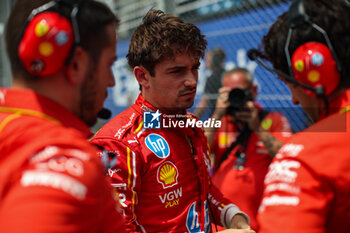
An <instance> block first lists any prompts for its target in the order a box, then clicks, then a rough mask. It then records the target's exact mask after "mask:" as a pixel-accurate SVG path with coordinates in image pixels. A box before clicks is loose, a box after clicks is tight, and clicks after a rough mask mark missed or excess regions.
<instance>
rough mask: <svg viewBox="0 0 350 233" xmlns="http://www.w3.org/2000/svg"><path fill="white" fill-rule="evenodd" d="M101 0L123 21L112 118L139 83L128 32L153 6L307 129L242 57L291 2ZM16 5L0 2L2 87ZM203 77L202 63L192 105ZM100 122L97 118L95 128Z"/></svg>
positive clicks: (285, 96) (271, 80) (275, 86)
mask: <svg viewBox="0 0 350 233" xmlns="http://www.w3.org/2000/svg"><path fill="white" fill-rule="evenodd" d="M101 1H102V0H101ZM103 2H105V3H106V4H107V5H108V6H109V7H110V8H111V9H113V11H114V12H115V14H116V15H117V16H118V18H119V19H120V21H121V24H120V27H119V29H118V35H119V41H118V45H117V56H118V61H117V62H116V63H115V65H114V67H113V72H114V74H115V79H116V86H115V87H114V88H111V89H110V90H109V96H108V99H107V101H106V104H105V106H106V107H108V108H109V109H110V110H111V111H112V115H113V116H115V115H116V114H118V113H119V112H121V111H123V110H124V109H125V108H127V107H128V106H130V105H131V104H132V103H133V102H134V100H135V99H136V97H137V95H138V93H139V90H138V84H137V83H136V80H135V79H134V77H133V74H132V73H131V72H130V69H129V67H128V65H127V62H126V58H125V55H126V54H127V51H128V43H129V38H130V36H131V34H132V32H133V31H134V29H135V28H136V27H137V26H138V25H139V24H140V23H141V20H142V17H143V16H144V15H145V14H146V12H147V11H148V10H149V9H150V8H152V7H154V8H155V9H160V10H163V11H164V12H166V13H171V14H174V15H177V16H180V17H181V18H182V19H183V20H184V21H185V22H191V23H194V24H196V25H197V26H198V27H199V28H200V29H201V31H202V33H203V34H204V35H206V39H207V40H208V49H212V48H216V47H221V48H222V49H223V50H224V51H225V53H226V60H225V68H226V69H231V68H233V67H235V66H241V67H246V68H248V69H249V70H250V71H252V72H253V74H254V77H255V83H256V84H257V85H258V88H259V93H258V99H257V101H258V102H259V103H260V104H261V105H262V106H263V107H265V108H268V109H270V110H275V111H279V112H281V113H283V114H284V115H285V116H286V117H287V118H288V119H289V120H290V121H291V124H292V128H293V130H294V131H295V132H296V131H299V130H301V129H304V128H305V127H306V118H305V116H304V114H303V113H302V111H301V109H300V108H299V107H296V106H293V105H292V103H291V96H290V93H289V92H288V89H287V87H286V86H285V85H284V84H282V83H281V82H280V81H278V80H277V79H276V77H275V75H274V74H271V73H270V72H268V71H265V70H264V69H263V68H261V67H260V66H258V65H257V64H256V63H255V62H253V61H250V60H249V59H248V58H247V56H246V52H247V50H248V49H250V48H252V47H258V46H259V44H260V41H261V38H262V37H263V35H264V34H265V33H266V32H267V30H268V28H269V26H270V25H271V23H272V22H273V21H274V20H275V19H276V17H277V16H278V15H280V14H281V13H282V12H284V11H286V10H287V9H288V7H289V5H290V2H291V1H290V0H288V1H287V0H103ZM14 3H15V0H0V85H1V86H10V85H11V72H10V69H9V64H8V60H7V57H6V52H5V45H4V28H5V23H6V19H7V17H8V14H9V12H10V10H11V7H12V6H13V4H14ZM281 59H283V58H281ZM207 75H208V71H207V70H206V69H205V67H204V61H203V62H202V66H201V68H200V74H199V84H198V91H197V97H196V101H195V105H194V107H195V106H196V104H197V102H198V100H199V98H200V96H201V94H202V92H203V88H204V84H205V81H206V78H207ZM194 107H193V108H194ZM193 108H192V109H191V110H193ZM204 117H206V116H204ZM103 123H104V122H103V121H100V122H99V123H98V125H96V126H95V128H94V130H96V129H98V128H99V127H100V126H101V125H102V124H103Z"/></svg>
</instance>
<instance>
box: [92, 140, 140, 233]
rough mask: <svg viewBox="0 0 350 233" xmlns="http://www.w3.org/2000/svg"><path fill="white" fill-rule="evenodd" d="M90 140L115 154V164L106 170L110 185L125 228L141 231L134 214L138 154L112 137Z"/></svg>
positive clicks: (138, 162) (137, 179)
mask: <svg viewBox="0 0 350 233" xmlns="http://www.w3.org/2000/svg"><path fill="white" fill-rule="evenodd" d="M91 142H92V143H94V144H96V145H99V146H101V147H103V148H104V149H105V150H106V152H107V153H113V154H114V155H115V156H116V158H117V164H116V166H115V167H113V168H111V169H109V170H108V175H109V176H110V178H111V185H112V187H114V189H115V193H116V195H117V196H118V198H119V202H120V205H121V208H122V214H123V215H124V217H125V218H126V226H127V230H128V231H130V232H141V228H142V226H140V225H139V224H138V219H137V216H136V214H135V206H136V203H137V193H138V192H139V191H140V188H141V178H140V176H139V174H140V170H141V167H140V165H141V164H142V163H141V161H140V156H136V153H135V152H134V151H132V150H131V149H130V148H129V147H128V146H126V145H124V144H122V143H121V142H119V141H116V140H114V139H101V138H93V139H92V140H91Z"/></svg>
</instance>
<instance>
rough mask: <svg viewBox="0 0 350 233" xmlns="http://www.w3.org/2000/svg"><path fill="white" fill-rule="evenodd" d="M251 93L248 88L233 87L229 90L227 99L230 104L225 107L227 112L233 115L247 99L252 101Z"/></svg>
mask: <svg viewBox="0 0 350 233" xmlns="http://www.w3.org/2000/svg"><path fill="white" fill-rule="evenodd" d="M252 100H253V96H252V93H251V92H250V91H249V90H248V89H241V88H234V89H232V90H231V91H230V93H229V96H228V101H229V102H230V106H229V107H228V109H227V113H228V114H231V115H233V114H234V113H235V112H237V111H239V110H240V109H241V108H242V107H243V106H244V105H245V104H246V102H247V101H252Z"/></svg>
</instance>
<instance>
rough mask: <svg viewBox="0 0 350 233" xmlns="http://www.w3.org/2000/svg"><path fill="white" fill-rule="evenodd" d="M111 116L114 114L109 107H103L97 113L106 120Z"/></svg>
mask: <svg viewBox="0 0 350 233" xmlns="http://www.w3.org/2000/svg"><path fill="white" fill-rule="evenodd" d="M111 116H112V112H111V111H110V110H109V109H107V108H102V109H101V110H100V111H99V112H98V114H97V117H98V118H101V119H104V120H108V119H109V118H111Z"/></svg>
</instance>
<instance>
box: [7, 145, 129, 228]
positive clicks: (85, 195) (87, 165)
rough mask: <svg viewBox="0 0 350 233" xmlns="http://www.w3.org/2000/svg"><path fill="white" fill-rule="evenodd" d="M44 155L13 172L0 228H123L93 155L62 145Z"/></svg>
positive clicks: (99, 165)
mask: <svg viewBox="0 0 350 233" xmlns="http://www.w3.org/2000/svg"><path fill="white" fill-rule="evenodd" d="M45 155H46V154H44V153H43V154H42V156H39V155H37V156H36V157H33V158H32V159H31V160H30V161H29V163H28V165H27V166H26V167H25V168H23V169H22V170H21V171H19V172H18V176H17V177H13V179H14V182H13V183H12V184H11V188H9V189H8V190H9V193H8V194H7V195H6V198H5V199H4V200H2V201H1V211H0V232H11V233H17V232H18V233H19V232H26V233H50V232H55V233H60V232H62V233H78V232H79V233H80V232H81V233H83V232H84V233H86V232H91V233H97V232H105V233H109V232H110V233H112V232H125V230H124V226H123V219H122V216H121V215H120V214H119V213H118V212H117V210H116V205H115V203H116V202H115V200H114V198H113V196H112V195H111V189H110V187H109V185H108V183H107V181H106V179H105V176H104V174H103V167H102V164H101V163H100V161H99V160H98V158H97V157H96V158H95V157H94V158H91V157H89V156H88V154H86V153H84V152H83V151H79V150H67V149H65V150H61V149H57V153H53V154H51V155H50V156H47V157H45ZM77 155H82V156H77Z"/></svg>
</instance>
